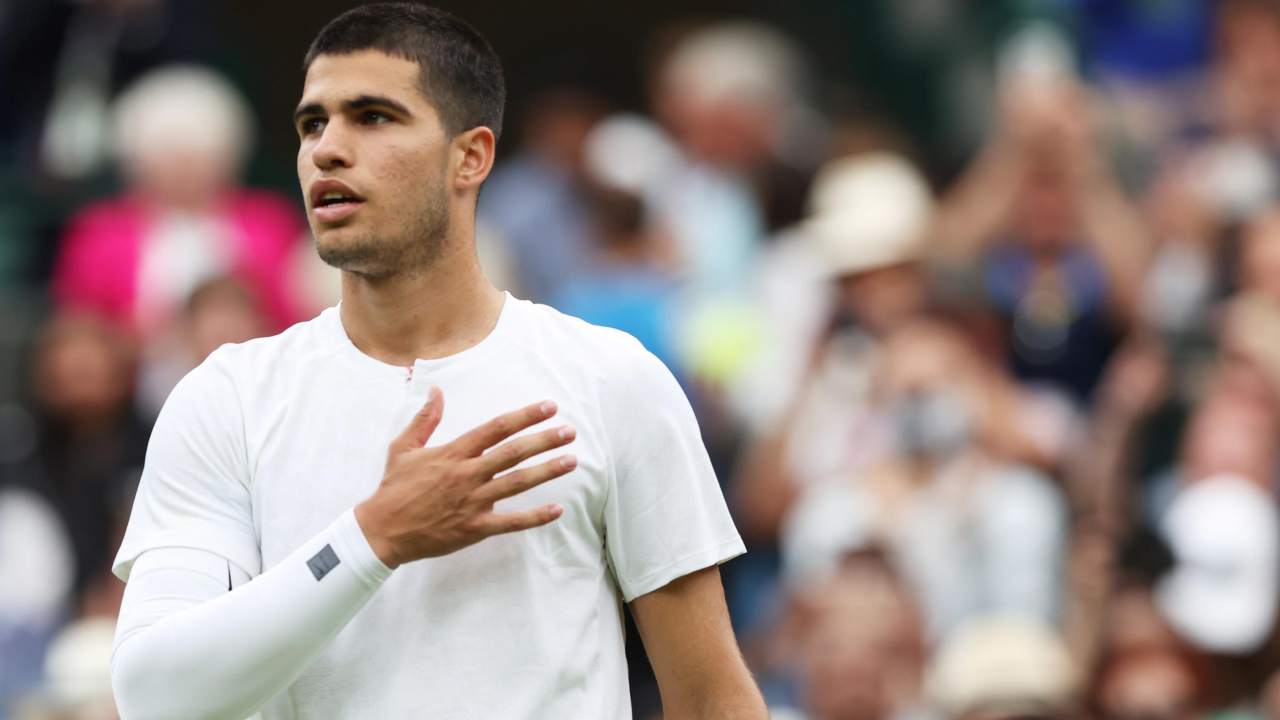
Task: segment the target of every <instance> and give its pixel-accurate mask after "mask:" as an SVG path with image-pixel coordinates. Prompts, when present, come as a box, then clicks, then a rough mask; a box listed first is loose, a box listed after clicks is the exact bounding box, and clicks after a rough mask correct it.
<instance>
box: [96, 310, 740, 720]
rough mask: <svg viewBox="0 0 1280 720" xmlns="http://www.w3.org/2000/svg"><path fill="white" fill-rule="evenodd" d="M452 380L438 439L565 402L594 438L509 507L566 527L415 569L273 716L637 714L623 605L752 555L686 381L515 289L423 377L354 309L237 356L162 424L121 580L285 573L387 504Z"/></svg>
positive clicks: (206, 370) (581, 430) (224, 356)
mask: <svg viewBox="0 0 1280 720" xmlns="http://www.w3.org/2000/svg"><path fill="white" fill-rule="evenodd" d="M431 385H437V386H439V387H440V388H441V390H442V391H443V392H444V398H445V410H444V419H443V420H442V422H441V424H440V427H439V428H438V429H437V430H436V432H435V434H434V436H433V437H432V439H431V440H430V441H429V442H428V445H429V446H431V445H437V444H441V443H445V442H448V441H450V440H452V439H454V438H456V437H457V436H459V435H460V434H462V433H463V432H465V431H467V430H469V429H471V428H473V427H475V426H477V425H479V424H481V423H483V422H484V421H486V420H488V419H490V418H492V417H494V416H497V415H499V414H502V413H504V412H507V411H509V410H513V409H516V408H518V407H521V406H523V405H526V404H529V403H533V402H537V401H541V400H544V399H551V400H554V401H556V403H557V404H558V405H559V407H560V411H559V413H558V414H557V415H556V417H554V418H552V419H551V420H550V421H549V423H548V424H546V425H544V426H541V427H550V426H551V425H552V424H561V423H567V424H570V425H572V426H573V427H575V428H576V429H577V430H578V437H577V439H576V440H575V441H574V443H573V444H572V445H570V446H569V448H568V449H567V451H569V452H572V453H573V454H574V455H576V456H577V458H578V467H577V469H576V470H574V471H573V472H572V473H570V474H568V475H566V476H564V477H561V478H557V479H555V480H552V481H551V482H549V483H547V484H545V485H542V486H540V487H538V488H535V489H533V490H531V491H529V492H526V493H524V494H522V495H519V496H517V497H515V498H511V499H509V500H506V501H503V502H502V503H499V505H498V508H497V509H498V510H499V511H502V510H512V509H519V508H526V507H534V506H538V505H542V504H545V503H550V502H555V503H559V504H560V505H562V506H563V507H564V509H565V513H564V515H563V516H562V517H561V518H560V519H559V520H557V521H556V522H553V523H551V524H550V525H547V526H544V527H541V528H536V529H534V530H529V531H526V532H522V533H517V534H511V535H502V536H498V537H493V538H489V539H487V540H484V541H483V542H481V543H479V544H477V545H474V546H471V547H468V548H466V549H464V550H461V551H459V552H457V553H454V554H452V555H448V556H445V557H440V558H433V559H428V560H421V561H418V562H414V563H409V564H407V565H405V566H403V567H401V568H399V569H398V570H397V571H396V572H395V574H394V575H392V576H391V577H390V578H389V579H388V580H387V581H386V583H385V584H384V585H383V587H382V588H381V589H380V590H379V592H378V594H377V595H376V596H375V597H374V598H373V600H372V601H371V602H370V603H369V605H368V606H366V607H365V608H364V610H362V611H361V612H360V613H359V614H358V615H357V616H356V617H355V619H353V620H352V621H351V622H350V623H349V624H348V625H347V627H346V628H344V629H343V630H342V632H341V633H340V634H339V635H338V636H337V638H336V639H335V640H334V642H333V643H332V645H330V646H329V647H328V648H327V649H326V650H325V651H324V652H323V653H322V654H321V655H320V656H319V658H317V659H316V661H315V662H313V663H312V664H311V665H310V666H309V667H308V668H307V669H306V670H305V671H304V673H303V674H302V676H301V677H300V678H299V679H298V680H297V682H295V683H294V684H293V685H292V686H291V687H290V688H289V689H288V690H287V691H286V692H284V693H281V694H280V695H279V696H277V697H276V698H275V699H273V700H272V701H271V702H269V703H268V705H267V706H266V707H265V708H264V709H263V711H262V717H263V718H264V719H265V720H277V719H284V718H371V717H379V718H400V717H430V718H456V719H461V718H504V719H507V718H626V717H629V715H630V700H629V693H628V686H627V672H626V661H625V658H624V654H623V623H622V608H621V604H620V600H625V601H630V600H632V599H633V598H635V597H637V596H640V595H644V594H645V593H648V592H651V591H653V590H656V589H658V588H660V587H662V586H663V585H666V584H667V583H668V582H670V581H671V580H673V579H675V578H678V577H680V576H683V575H686V574H688V573H690V572H693V571H695V570H698V569H701V568H704V567H708V566H711V565H714V564H717V563H720V562H723V561H725V560H727V559H729V558H732V557H734V556H736V555H738V554H740V553H742V552H744V548H743V544H742V541H741V539H740V538H739V536H738V533H737V531H736V530H735V529H734V526H733V523H732V520H731V519H730V517H729V514H728V511H727V509H726V507H725V503H724V498H723V496H722V495H721V492H720V488H719V486H718V485H717V483H716V478H715V475H714V474H713V472H712V469H711V465H710V462H709V461H708V458H707V454H706V450H705V449H704V447H703V445H702V442H701V438H700V436H699V433H698V428H697V424H696V421H695V419H694V416H693V413H692V411H691V410H690V408H689V404H688V401H687V400H686V399H685V397H684V395H683V393H682V392H681V390H680V388H679V386H678V385H677V384H676V382H675V380H674V379H673V378H672V376H671V374H670V373H669V372H668V371H667V370H666V368H665V367H663V366H662V364H661V363H660V362H659V361H658V360H657V359H656V358H655V357H653V356H652V355H651V354H649V353H648V352H646V351H645V350H644V349H643V348H642V347H641V346H640V344H639V343H638V342H637V341H635V340H634V339H633V338H631V337H630V336H628V335H626V334H624V333H621V332H617V331H614V330H608V329H604V328H599V327H595V326H592V325H589V324H587V323H585V322H583V321H581V320H578V319H576V318H572V317H568V316H566V315H562V314H560V313H558V312H556V311H555V310H553V309H551V308H548V307H545V306H541V305H535V304H532V303H529V302H526V301H522V300H517V299H515V298H513V297H511V296H510V295H508V296H507V298H506V300H505V304H504V306H503V310H502V313H501V316H500V317H499V320H498V323H497V325H496V327H495V328H494V330H493V332H492V333H490V335H489V336H488V337H486V338H485V339H484V340H482V341H481V342H480V343H478V344H477V345H475V346H473V347H471V348H469V349H467V350H465V351H463V352H460V353H458V354H456V355H452V356H449V357H445V358H440V359H434V360H418V361H417V362H416V363H415V364H414V367H413V370H412V372H410V371H409V370H408V368H404V367H398V366H393V365H387V364H385V363H382V362H380V361H378V360H375V359H373V358H371V357H369V356H367V355H365V354H363V353H362V352H360V351H359V350H358V349H357V348H356V347H355V346H354V345H353V344H352V343H351V341H350V340H349V338H348V337H347V335H346V332H345V330H344V329H343V326H342V322H341V319H340V316H339V312H338V308H337V307H333V308H329V309H328V310H325V311H324V312H322V313H321V314H320V315H319V316H318V317H317V318H315V319H313V320H310V321H308V322H304V323H299V324H297V325H295V326H293V327H292V328H290V329H289V330H287V331H285V332H284V333H282V334H280V335H277V336H275V337H271V338H263V339H259V340H252V341H249V342H247V343H243V344H240V345H224V346H223V347H222V348H220V349H218V350H217V351H216V352H214V353H213V354H212V355H210V357H209V359H208V360H206V361H205V362H204V363H203V364H202V365H201V366H200V367H198V368H196V369H195V370H194V371H192V372H191V373H190V374H189V375H188V376H187V377H186V378H184V379H183V380H182V382H181V383H179V385H178V386H177V387H176V388H175V389H174V391H173V394H172V395H171V396H170V398H169V400H168V401H167V402H166V404H165V407H164V409H163V411H162V412H161V414H160V417H159V419H158V421H157V425H156V429H155V431H154V433H153V436H152V440H151V445H150V447H149V448H148V452H147V461H146V466H145V469H144V471H143V477H142V482H141V486H140V488H139V491H138V498H137V500H136V502H135V505H134V509H133V515H132V517H131V519H130V522H129V528H128V531H127V532H126V534H125V538H124V543H123V545H122V547H121V548H120V552H119V555H118V556H117V557H116V562H115V566H114V570H115V573H116V574H117V575H118V576H119V577H120V578H121V579H125V580H127V579H128V576H129V572H130V568H131V567H132V564H133V561H134V560H135V559H137V557H138V556H139V555H140V554H141V553H143V552H145V551H147V550H150V549H153V548H160V547H194V548H199V549H203V550H207V551H211V552H214V553H217V554H219V555H222V556H224V557H226V558H227V559H229V560H231V561H232V562H234V563H236V564H237V565H239V566H241V567H242V568H244V569H245V570H246V571H247V572H248V573H249V574H250V575H256V574H258V573H260V572H262V571H263V570H264V569H268V568H270V567H272V566H273V565H274V564H275V563H278V562H279V561H280V560H282V559H283V558H285V557H286V556H288V555H289V553H290V552H291V551H293V550H294V549H295V548H296V547H297V546H299V545H300V544H302V543H303V542H304V541H306V540H307V539H309V538H311V537H312V536H313V535H315V534H316V533H318V532H320V531H321V530H323V529H325V527H326V526H328V525H329V524H330V523H331V522H333V520H334V519H335V518H336V517H338V515H339V514H341V513H342V512H344V511H345V510H347V509H348V508H350V507H352V506H354V505H356V504H357V503H359V502H360V501H362V500H363V499H365V498H366V497H368V496H369V495H370V494H371V493H372V492H373V491H374V489H375V488H376V487H377V485H378V482H379V481H380V479H381V477H382V472H383V466H384V464H385V461H386V452H387V445H388V443H389V442H390V441H391V439H392V438H394V437H395V436H396V435H397V434H398V433H399V432H400V431H401V430H402V429H403V428H404V427H405V425H406V424H407V423H408V422H409V419H410V418H411V417H412V416H413V414H414V413H415V412H416V411H417V410H418V409H419V408H421V406H422V405H423V403H424V402H425V400H426V394H427V390H428V388H429V387H430V386H431ZM541 427H539V428H535V429H534V430H531V432H532V431H536V430H538V429H541ZM545 459H546V458H545V457H539V458H534V459H533V460H532V461H531V462H538V461H541V460H545ZM234 641H235V639H234V638H228V642H234Z"/></svg>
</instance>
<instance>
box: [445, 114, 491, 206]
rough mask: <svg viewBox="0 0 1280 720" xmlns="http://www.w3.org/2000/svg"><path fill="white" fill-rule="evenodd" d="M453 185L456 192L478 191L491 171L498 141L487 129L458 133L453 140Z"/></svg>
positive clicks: (477, 128)
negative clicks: (474, 189)
mask: <svg viewBox="0 0 1280 720" xmlns="http://www.w3.org/2000/svg"><path fill="white" fill-rule="evenodd" d="M452 145H453V148H454V150H453V155H454V166H453V167H454V173H453V185H454V187H455V188H456V189H458V190H467V189H473V188H476V189H478V188H479V187H480V184H481V183H483V182H484V181H485V178H487V177H489V171H490V170H492V169H493V156H494V152H495V151H496V150H497V145H498V141H497V139H496V138H494V136H493V131H492V130H490V129H489V128H487V127H483V126H481V127H475V128H471V129H470V130H467V131H465V132H461V133H458V135H457V137H455V138H454V139H453V143H452Z"/></svg>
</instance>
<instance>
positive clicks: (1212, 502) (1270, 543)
mask: <svg viewBox="0 0 1280 720" xmlns="http://www.w3.org/2000/svg"><path fill="white" fill-rule="evenodd" d="M1160 528H1161V530H1162V531H1163V533H1164V537H1165V541H1166V542H1168V543H1169V547H1170V548H1171V549H1172V550H1173V554H1174V557H1175V558H1176V559H1177V565H1176V566H1175V567H1174V569H1173V571H1172V572H1170V573H1169V574H1168V575H1166V576H1165V577H1164V578H1163V579H1162V580H1161V581H1160V583H1159V585H1157V587H1156V602H1157V604H1158V606H1159V607H1160V609H1161V611H1163V613H1164V615H1165V617H1166V618H1168V620H1169V623H1170V624H1171V625H1173V628H1174V630H1176V631H1177V632H1178V634H1180V635H1181V636H1182V637H1184V638H1186V639H1187V640H1189V641H1191V643H1192V644H1194V645H1195V646H1196V647H1199V648H1202V649H1205V650H1209V651H1211V652H1218V653H1228V654H1247V653H1251V652H1254V651H1256V650H1257V649H1258V648H1259V647H1261V646H1262V645H1263V643H1265V642H1266V641H1267V640H1268V639H1269V638H1270V637H1271V635H1272V632H1273V628H1274V627H1275V622H1276V594H1277V592H1280V553H1277V547H1278V546H1280V511H1277V510H1276V505H1275V500H1274V498H1272V497H1271V495H1270V494H1269V493H1267V492H1266V491H1265V490H1263V489H1262V488H1260V487H1258V485H1257V484H1256V483H1253V482H1251V481H1249V480H1247V479H1245V478H1241V477H1236V476H1234V475H1216V476H1213V477H1209V478H1203V479H1200V480H1196V481H1194V482H1190V483H1188V484H1187V485H1186V486H1185V487H1183V488H1182V489H1181V490H1180V491H1179V492H1178V494H1177V495H1175V496H1174V499H1173V502H1172V503H1171V505H1170V507H1169V509H1168V512H1167V514H1166V515H1165V516H1164V517H1163V518H1162V519H1161V522H1160Z"/></svg>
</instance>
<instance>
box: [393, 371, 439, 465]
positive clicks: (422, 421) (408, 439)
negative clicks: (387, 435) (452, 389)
mask: <svg viewBox="0 0 1280 720" xmlns="http://www.w3.org/2000/svg"><path fill="white" fill-rule="evenodd" d="M442 417H444V393H442V392H440V388H438V387H436V386H434V385H432V386H431V389H430V390H428V391H427V403H426V404H425V405H423V406H422V409H421V410H419V411H418V412H417V413H415V414H414V416H413V419H412V420H410V421H409V425H408V426H407V427H406V428H405V429H404V430H403V431H402V432H401V433H400V434H399V435H398V436H396V439H395V440H392V441H391V447H390V451H391V454H392V455H395V454H398V453H402V452H407V451H409V450H416V449H418V448H420V447H422V446H423V445H426V444H427V440H429V439H431V433H433V432H435V430H436V427H437V426H438V425H440V418H442Z"/></svg>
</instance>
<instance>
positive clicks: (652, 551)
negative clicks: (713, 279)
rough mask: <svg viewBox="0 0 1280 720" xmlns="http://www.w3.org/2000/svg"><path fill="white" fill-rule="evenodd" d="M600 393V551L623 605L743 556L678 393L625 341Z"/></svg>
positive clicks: (666, 375)
mask: <svg viewBox="0 0 1280 720" xmlns="http://www.w3.org/2000/svg"><path fill="white" fill-rule="evenodd" d="M623 350H624V352H622V353H620V356H619V357H617V358H615V363H614V367H612V368H610V369H609V371H608V377H607V378H606V380H605V381H604V382H605V383H606V385H605V387H604V389H603V390H602V397H601V412H602V420H603V422H604V423H605V434H606V436H607V438H608V444H607V447H608V452H609V453H610V459H609V461H610V462H609V464H610V469H611V472H610V478H609V482H610V486H609V495H608V498H607V499H606V501H605V513H604V514H605V546H606V551H607V552H608V556H609V562H610V564H611V565H612V567H613V571H614V574H615V576H616V578H617V580H618V584H619V586H620V587H621V589H622V595H623V599H624V600H626V601H627V602H631V601H632V600H633V599H635V598H636V597H639V596H641V595H644V594H646V593H649V592H652V591H654V590H657V589H658V588H661V587H663V586H664V585H666V584H667V583H669V582H671V581H672V580H675V579H676V578H679V577H682V576H684V575H688V574H689V573H691V572H694V571H696V570H701V569H702V568H705V567H710V566H712V565H716V564H719V563H722V562H724V561H726V560H729V559H730V558H733V557H736V556H738V555H741V554H742V553H744V552H746V548H745V547H744V546H743V544H742V538H741V537H739V535H738V531H737V529H736V528H735V527H734V525H733V520H732V519H731V518H730V516H729V509H728V507H727V506H726V504H725V500H724V495H723V494H722V493H721V491H720V485H719V483H718V482H716V476H715V472H714V471H713V470H712V469H711V460H710V458H708V457H707V450H706V448H705V447H704V446H703V444H702V436H701V434H700V433H699V432H698V423H697V420H696V419H695V418H694V415H693V410H692V408H690V407H689V401H688V399H687V398H685V395H684V392H683V391H682V390H681V389H680V386H679V385H678V384H677V383H676V380H675V378H674V377H672V375H671V373H670V371H668V370H667V368H666V366H664V365H663V364H662V363H661V362H660V361H659V360H658V359H657V358H656V357H654V356H653V355H652V354H650V353H649V352H648V351H646V350H644V349H643V347H641V345H640V344H639V343H638V342H635V341H634V340H632V339H630V338H627V344H626V345H624V346H623Z"/></svg>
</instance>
